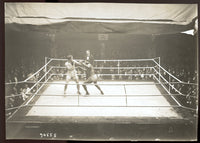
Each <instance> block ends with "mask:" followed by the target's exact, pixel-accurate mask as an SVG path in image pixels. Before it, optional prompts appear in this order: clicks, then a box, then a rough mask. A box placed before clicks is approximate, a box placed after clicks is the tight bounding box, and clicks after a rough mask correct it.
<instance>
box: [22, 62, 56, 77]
mask: <svg viewBox="0 0 200 143" xmlns="http://www.w3.org/2000/svg"><path fill="white" fill-rule="evenodd" d="M51 61H52V60H50V61H48V62H47V63H46V64H45V65H44V66H42V67H41V68H40V69H39V70H38V71H37V72H35V73H34V74H32V75H31V76H30V77H28V78H27V79H25V80H24V81H27V80H29V79H31V78H32V77H33V76H35V75H36V74H37V73H39V72H40V71H41V70H42V69H43V68H45V67H46V66H47V65H48V64H49V63H50V62H51Z"/></svg>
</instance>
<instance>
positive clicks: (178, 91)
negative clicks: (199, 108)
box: [155, 69, 182, 94]
mask: <svg viewBox="0 0 200 143" xmlns="http://www.w3.org/2000/svg"><path fill="white" fill-rule="evenodd" d="M155 72H156V73H158V74H159V72H158V71H157V70H156V69H155ZM160 77H161V78H162V79H163V80H164V81H166V82H168V81H167V80H166V79H165V78H164V77H163V76H162V75H160ZM168 84H169V86H170V87H171V88H173V89H174V90H175V91H176V92H178V93H179V94H182V93H181V92H180V91H178V90H177V89H176V88H175V87H173V86H172V85H171V84H170V82H168Z"/></svg>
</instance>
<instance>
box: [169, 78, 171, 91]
mask: <svg viewBox="0 0 200 143" xmlns="http://www.w3.org/2000/svg"><path fill="white" fill-rule="evenodd" d="M170 81H171V76H170V75H169V93H170V86H171V85H170ZM170 94H171V93H170Z"/></svg>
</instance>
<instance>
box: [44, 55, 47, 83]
mask: <svg viewBox="0 0 200 143" xmlns="http://www.w3.org/2000/svg"><path fill="white" fill-rule="evenodd" d="M46 64H47V57H45V68H44V71H45V74H46V72H47V65H46ZM46 80H47V76H46V75H45V81H46Z"/></svg>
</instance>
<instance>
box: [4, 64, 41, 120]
mask: <svg viewBox="0 0 200 143" xmlns="http://www.w3.org/2000/svg"><path fill="white" fill-rule="evenodd" d="M29 65H30V66H27V65H26V64H24V62H23V61H21V62H19V63H17V64H15V66H12V67H11V66H9V65H8V66H7V67H6V76H5V83H6V86H5V91H6V92H5V93H6V96H5V109H8V108H10V109H12V108H13V110H6V116H7V117H8V116H10V115H11V114H12V112H13V111H15V110H16V108H15V107H18V106H20V105H22V104H23V103H24V102H25V101H26V100H27V99H28V98H29V97H30V96H31V94H32V93H34V92H35V91H36V88H38V87H39V86H40V85H39V84H38V85H37V87H36V86H35V87H34V88H33V89H31V87H32V86H33V83H22V82H21V81H24V80H25V79H27V78H28V77H30V76H32V75H33V74H34V72H35V71H36V70H38V69H39V65H38V64H36V62H34V60H33V61H32V63H31V64H29ZM42 74H44V73H43V72H42V71H41V72H39V73H38V74H36V75H35V76H32V78H30V79H29V81H38V79H39V78H41V76H42Z"/></svg>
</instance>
